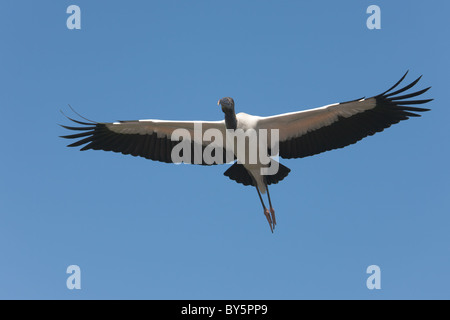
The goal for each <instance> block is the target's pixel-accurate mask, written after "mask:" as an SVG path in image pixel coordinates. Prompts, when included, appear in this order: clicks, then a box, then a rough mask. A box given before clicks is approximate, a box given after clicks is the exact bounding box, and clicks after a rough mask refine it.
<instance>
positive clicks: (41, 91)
mask: <svg viewBox="0 0 450 320" xmlns="http://www.w3.org/2000/svg"><path fill="white" fill-rule="evenodd" d="M71 4H76V5H78V6H80V8H81V30H68V29H67V27H66V19H67V17H68V16H69V15H68V14H67V13H66V8H67V7H68V6H69V5H71ZM371 4H377V5H379V6H380V8H381V19H382V20H381V30H369V29H367V27H366V19H367V18H368V17H369V15H368V14H366V9H367V7H368V6H369V5H371ZM449 10H450V4H449V3H448V2H445V1H439V2H438V1H436V2H432V3H430V2H423V1H395V2H392V1H340V2H337V1H314V2H300V1H277V2H275V1H227V2H226V3H224V2H221V3H219V2H217V1H146V2H144V1H82V0H78V1H2V2H1V3H0V39H1V42H2V50H0V61H1V63H0V87H1V88H2V89H1V91H0V92H1V94H0V106H1V109H0V110H1V117H2V121H1V122H2V125H1V126H0V133H1V143H2V150H3V151H2V157H1V158H2V160H1V161H2V165H1V167H0V170H1V179H0V254H1V258H0V298H2V299H9V298H20V299H29V298H39V299H54V298H56V299H96V298H101V299H121V298H124V299H310V298H312V299H317V298H318V299H419V298H425V299H431V298H438V299H444V298H445V299H448V298H450V294H449V285H450V276H449V272H448V270H449V268H450V246H449V244H450V235H449V232H448V229H449V224H450V215H449V214H450V210H449V209H450V205H449V194H450V184H449V178H450V177H449V169H448V164H449V161H450V151H449V147H448V137H449V133H450V132H449V130H450V126H449V125H448V118H449V116H450V111H449V110H450V109H449V107H448V105H447V104H448V101H447V100H448V98H447V97H448V92H449V90H448V83H449V82H448V74H449V71H450V70H449V62H448V57H449V56H450V44H449V42H448V33H449V24H448V23H447V18H448V12H449ZM408 69H409V70H410V74H409V76H408V78H407V79H408V80H410V81H412V80H414V79H415V77H417V76H419V75H421V74H423V75H424V77H423V79H422V81H421V82H420V83H419V86H418V88H425V87H427V86H430V85H431V86H432V87H433V88H432V89H431V90H430V91H429V92H428V93H427V94H426V97H427V98H428V97H429V98H434V99H435V100H434V101H433V102H432V103H430V104H429V105H428V106H429V107H430V108H432V111H431V112H428V113H426V114H424V116H423V117H422V118H415V119H411V120H409V121H405V122H402V123H401V124H398V125H396V126H394V127H392V128H390V129H388V130H386V131H385V132H383V133H380V134H377V135H375V136H373V137H369V138H367V139H364V140H363V141H361V142H359V143H358V144H356V145H352V146H350V147H347V148H345V149H340V150H335V151H331V152H327V153H324V154H321V155H317V156H314V157H309V158H305V159H297V160H283V161H282V163H283V164H284V165H286V166H288V167H289V168H290V169H291V170H292V172H291V174H290V175H289V177H287V178H286V179H285V180H284V181H283V182H282V183H280V184H278V185H276V186H273V187H272V188H271V196H272V201H273V204H274V207H275V210H276V213H277V222H278V225H277V228H276V231H275V233H274V234H271V233H270V231H269V228H268V225H267V221H266V220H265V218H264V215H263V212H262V209H261V207H260V203H259V199H258V197H257V194H256V191H255V190H254V188H249V187H244V186H242V185H238V184H236V183H235V182H232V181H230V180H228V179H227V178H226V177H224V176H223V172H224V171H225V170H226V169H227V167H228V166H213V167H203V166H188V165H181V166H175V165H169V164H164V163H159V162H151V161H148V160H145V159H142V158H134V157H131V156H123V155H119V154H115V153H111V152H100V151H87V152H79V151H77V150H76V149H73V148H66V147H65V145H66V144H67V141H65V140H63V139H60V138H59V137H58V136H60V135H63V134H66V132H65V131H64V130H63V129H62V128H60V127H59V126H58V125H57V124H58V123H61V124H68V122H67V120H66V119H65V118H64V117H63V116H62V115H61V114H60V112H59V110H60V109H62V110H64V111H65V112H67V113H69V114H70V110H69V108H68V106H67V105H68V104H71V105H72V106H73V107H74V108H75V109H76V110H77V111H79V112H80V113H82V114H83V115H85V116H86V117H88V118H91V119H94V120H96V121H105V122H109V121H115V120H129V119H143V118H144V119H146V118H155V119H173V120H220V119H222V117H223V114H222V112H221V111H220V109H219V108H218V107H217V105H216V102H217V100H218V99H220V98H222V97H224V96H232V97H233V98H234V99H235V102H236V109H237V111H238V112H240V111H243V112H246V113H250V114H256V115H262V116H268V115H272V114H276V113H284V112H290V111H296V110H302V109H308V108H312V107H318V106H322V105H326V104H330V103H334V102H340V101H347V100H351V99H355V98H360V97H362V96H371V95H375V94H378V93H381V92H383V91H384V90H386V89H387V88H389V87H390V86H391V85H392V84H393V83H395V82H396V81H397V80H398V79H399V78H400V77H401V76H402V75H403V73H404V72H405V71H406V70H408ZM374 264H375V265H378V266H379V267H380V268H381V286H382V288H381V290H368V289H367V287H366V279H367V277H368V276H369V275H368V274H366V268H367V267H368V266H369V265H374ZM69 265H78V266H80V268H81V272H82V276H81V286H82V289H81V290H68V289H67V288H66V279H67V277H68V274H66V268H67V267H68V266H69Z"/></svg>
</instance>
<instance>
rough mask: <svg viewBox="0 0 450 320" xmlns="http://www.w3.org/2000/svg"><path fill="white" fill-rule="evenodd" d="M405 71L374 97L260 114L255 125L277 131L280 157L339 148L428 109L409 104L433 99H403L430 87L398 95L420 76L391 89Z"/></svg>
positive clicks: (305, 155)
mask: <svg viewBox="0 0 450 320" xmlns="http://www.w3.org/2000/svg"><path fill="white" fill-rule="evenodd" d="M407 74H408V72H406V73H405V75H404V76H403V77H402V78H401V79H400V80H399V81H398V82H397V83H396V84H395V85H394V86H392V87H391V88H390V89H389V90H387V91H385V92H383V93H382V94H379V95H377V96H374V97H371V98H368V99H364V98H363V99H358V100H353V101H349V102H343V103H336V104H331V105H328V106H324V107H320V108H315V109H310V110H305V111H299V112H292V113H286V114H281V115H276V116H271V117H263V118H261V119H260V120H259V122H258V128H260V129H278V130H279V139H280V144H279V148H280V149H279V155H280V156H281V157H283V158H303V157H308V156H312V155H315V154H319V153H322V152H325V151H329V150H333V149H338V148H343V147H345V146H348V145H350V144H353V143H356V142H357V141H359V140H361V139H363V138H365V137H367V136H371V135H373V134H375V133H377V132H381V131H383V130H384V129H385V128H388V127H390V126H391V125H393V124H395V123H398V122H400V121H402V120H406V119H409V117H419V116H420V115H419V114H418V113H417V112H423V111H429V110H430V109H425V108H418V107H412V106H411V105H418V104H424V103H427V102H430V101H432V100H433V99H426V100H406V99H409V98H413V97H416V96H419V95H421V94H423V93H425V92H426V91H428V89H430V87H428V88H425V89H423V90H420V91H417V92H413V93H409V94H405V95H399V94H401V93H402V92H404V91H406V90H408V89H410V88H412V87H413V86H414V85H416V84H417V82H419V80H420V78H421V76H420V77H419V78H418V79H416V80H415V81H413V82H412V83H410V84H409V85H407V86H405V87H404V88H402V89H399V90H397V91H395V92H392V90H394V89H395V88H396V87H397V86H398V85H399V84H400V83H401V82H402V81H403V79H404V78H405V77H406V75H407Z"/></svg>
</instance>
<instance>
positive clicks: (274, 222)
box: [270, 207, 277, 229]
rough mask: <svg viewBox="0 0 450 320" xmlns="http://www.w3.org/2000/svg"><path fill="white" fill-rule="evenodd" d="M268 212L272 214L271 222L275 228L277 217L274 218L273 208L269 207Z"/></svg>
mask: <svg viewBox="0 0 450 320" xmlns="http://www.w3.org/2000/svg"><path fill="white" fill-rule="evenodd" d="M270 213H271V214H272V224H273V228H274V229H275V226H276V224H277V219H275V210H273V208H272V207H270Z"/></svg>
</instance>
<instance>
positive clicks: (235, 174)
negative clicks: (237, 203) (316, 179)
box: [223, 160, 291, 187]
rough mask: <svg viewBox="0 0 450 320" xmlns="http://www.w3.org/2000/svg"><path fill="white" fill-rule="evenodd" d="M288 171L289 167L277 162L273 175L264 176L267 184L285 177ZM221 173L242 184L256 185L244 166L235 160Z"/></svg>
mask: <svg viewBox="0 0 450 320" xmlns="http://www.w3.org/2000/svg"><path fill="white" fill-rule="evenodd" d="M271 161H275V160H271ZM289 172H291V169H289V168H288V167H286V166H283V165H282V164H281V163H278V172H277V173H276V174H274V175H270V176H269V175H267V176H265V179H266V183H267V185H271V184H277V183H278V182H279V181H281V180H283V179H284V178H286V177H287V175H288V174H289ZM223 174H224V175H225V176H227V177H228V178H230V179H231V180H234V181H236V182H237V183H242V184H243V185H244V186H254V187H256V185H255V182H254V180H253V178H252V176H251V175H250V173H248V171H247V169H245V167H244V166H243V165H242V164H241V163H238V162H236V163H235V164H233V165H232V166H231V167H229V168H228V170H227V171H225V172H224V173H223Z"/></svg>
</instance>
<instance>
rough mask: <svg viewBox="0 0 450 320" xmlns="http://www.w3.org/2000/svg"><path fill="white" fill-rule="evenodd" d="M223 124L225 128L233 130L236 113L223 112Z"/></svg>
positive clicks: (235, 122) (235, 126)
mask: <svg viewBox="0 0 450 320" xmlns="http://www.w3.org/2000/svg"><path fill="white" fill-rule="evenodd" d="M225 126H226V128H227V129H233V130H236V129H237V118H236V113H234V112H232V113H231V112H229V113H225Z"/></svg>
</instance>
